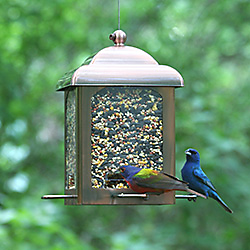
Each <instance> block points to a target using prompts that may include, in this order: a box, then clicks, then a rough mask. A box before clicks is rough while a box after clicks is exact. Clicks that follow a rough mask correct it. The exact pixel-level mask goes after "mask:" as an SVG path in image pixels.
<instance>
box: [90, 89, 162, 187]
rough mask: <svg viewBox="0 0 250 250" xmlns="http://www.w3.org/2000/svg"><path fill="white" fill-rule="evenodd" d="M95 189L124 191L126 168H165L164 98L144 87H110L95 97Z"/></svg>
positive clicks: (93, 131) (93, 117) (92, 147)
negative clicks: (123, 169) (120, 170)
mask: <svg viewBox="0 0 250 250" xmlns="http://www.w3.org/2000/svg"><path fill="white" fill-rule="evenodd" d="M91 114H92V118H91V119H92V120H91V129H92V131H91V156H92V158H91V159H92V161H91V174H92V187H94V188H107V187H108V188H124V187H127V184H126V182H125V181H124V180H123V179H121V176H120V175H118V174H117V173H116V172H117V170H118V168H119V167H120V166H122V165H133V166H137V167H144V168H145V167H146V168H151V169H155V170H158V171H161V170H162V169H163V155H162V153H163V152H162V145H163V130H162V97H161V95H160V94H159V93H157V92H156V91H154V90H152V89H149V88H144V87H141V88H140V87H106V88H104V89H102V90H100V91H99V92H97V93H96V94H95V95H93V97H92V98H91Z"/></svg>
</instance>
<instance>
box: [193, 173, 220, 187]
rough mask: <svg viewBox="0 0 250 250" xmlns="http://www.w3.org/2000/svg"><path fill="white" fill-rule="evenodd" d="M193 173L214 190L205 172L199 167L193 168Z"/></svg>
mask: <svg viewBox="0 0 250 250" xmlns="http://www.w3.org/2000/svg"><path fill="white" fill-rule="evenodd" d="M193 173H194V176H196V177H197V178H198V179H199V180H201V181H202V182H203V183H204V184H205V185H207V186H208V187H210V188H211V189H212V190H214V191H215V192H216V189H215V187H214V185H213V184H212V182H211V181H210V180H209V179H208V177H207V176H206V174H205V173H204V172H203V171H202V170H201V169H195V170H194V171H193Z"/></svg>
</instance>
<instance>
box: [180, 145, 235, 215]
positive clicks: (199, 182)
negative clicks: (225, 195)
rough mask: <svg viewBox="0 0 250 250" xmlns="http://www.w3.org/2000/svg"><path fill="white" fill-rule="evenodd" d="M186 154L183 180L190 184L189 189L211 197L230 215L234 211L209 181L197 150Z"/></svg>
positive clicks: (189, 150) (182, 173) (188, 151)
mask: <svg viewBox="0 0 250 250" xmlns="http://www.w3.org/2000/svg"><path fill="white" fill-rule="evenodd" d="M185 153H186V162H185V164H184V166H183V168H182V170H181V175H182V179H183V180H184V181H186V182H188V185H189V188H190V189H193V190H195V191H197V192H199V193H201V194H204V195H205V196H206V197H211V198H213V199H215V200H216V201H218V202H219V203H220V205H221V206H222V207H223V208H224V209H225V210H226V211H227V212H229V213H232V212H233V211H232V210H231V209H230V208H229V207H228V206H227V205H226V203H225V202H224V201H223V200H222V199H221V198H220V196H219V195H218V194H217V192H216V189H215V187H214V186H213V184H212V182H211V181H210V180H209V179H208V177H207V176H206V174H205V173H204V172H203V171H202V169H201V167H200V155H199V152H198V151H197V150H195V149H192V148H190V149H188V150H186V151H185Z"/></svg>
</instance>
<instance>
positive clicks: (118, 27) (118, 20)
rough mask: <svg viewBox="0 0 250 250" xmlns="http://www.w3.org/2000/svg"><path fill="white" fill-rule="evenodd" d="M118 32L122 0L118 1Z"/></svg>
mask: <svg viewBox="0 0 250 250" xmlns="http://www.w3.org/2000/svg"><path fill="white" fill-rule="evenodd" d="M118 30H120V0H118Z"/></svg>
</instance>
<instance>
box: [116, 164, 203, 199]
mask: <svg viewBox="0 0 250 250" xmlns="http://www.w3.org/2000/svg"><path fill="white" fill-rule="evenodd" d="M120 172H121V175H122V176H123V177H124V179H125V180H126V182H127V183H128V185H129V187H130V188H131V189H133V190H134V191H135V192H137V193H153V194H162V193H164V192H168V191H173V190H180V191H187V192H190V193H193V194H196V195H198V196H201V197H203V198H206V197H205V196H204V195H202V194H200V193H198V192H195V191H194V190H191V189H190V188H188V185H187V183H186V182H184V181H181V180H179V179H178V178H177V177H175V176H172V175H170V174H166V173H160V172H158V171H156V170H152V169H147V168H138V167H133V166H122V167H120Z"/></svg>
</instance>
